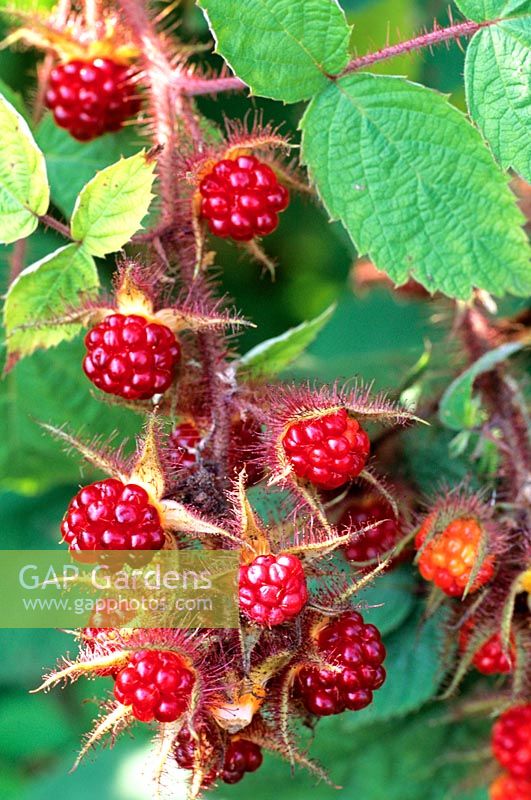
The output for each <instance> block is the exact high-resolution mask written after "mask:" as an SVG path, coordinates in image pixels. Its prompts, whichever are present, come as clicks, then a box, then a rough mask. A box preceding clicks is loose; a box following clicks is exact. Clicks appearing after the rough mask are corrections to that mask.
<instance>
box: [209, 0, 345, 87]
mask: <svg viewBox="0 0 531 800" xmlns="http://www.w3.org/2000/svg"><path fill="white" fill-rule="evenodd" d="M199 5H200V6H201V8H202V9H203V10H204V13H205V16H206V17H207V20H208V24H209V26H210V28H211V31H212V34H213V35H214V38H215V40H216V51H217V52H218V53H220V54H221V55H222V56H223V58H224V59H225V60H226V61H227V63H228V64H229V66H230V67H231V68H232V69H233V70H234V72H235V73H236V75H238V77H240V78H241V79H242V80H243V81H245V83H247V84H248V85H249V87H250V88H251V91H252V92H254V93H255V94H259V95H262V97H272V98H273V99H275V100H283V101H284V102H285V103H296V102H297V101H299V100H307V99H308V98H309V97H311V96H312V95H313V94H315V92H318V91H319V89H322V88H323V87H324V86H325V85H326V84H327V83H328V81H329V78H328V76H329V75H335V74H337V73H338V72H341V70H342V69H343V67H344V66H345V65H346V64H347V62H348V42H349V38H350V28H349V26H348V25H347V21H346V19H345V15H344V13H343V11H342V9H341V8H340V6H339V4H338V3H337V1H336V0H304V2H297V3H294V2H293V0H200V2H199Z"/></svg>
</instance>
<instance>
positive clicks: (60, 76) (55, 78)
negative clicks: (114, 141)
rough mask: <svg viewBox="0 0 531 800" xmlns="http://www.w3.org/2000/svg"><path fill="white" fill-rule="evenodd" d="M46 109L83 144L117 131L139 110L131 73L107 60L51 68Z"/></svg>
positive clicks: (94, 60)
mask: <svg viewBox="0 0 531 800" xmlns="http://www.w3.org/2000/svg"><path fill="white" fill-rule="evenodd" d="M46 105H47V106H48V108H50V109H51V110H52V112H53V115H54V118H55V121H56V123H57V124H58V125H59V127H60V128H66V130H67V131H68V132H69V133H70V134H71V136H73V137H74V138H75V139H79V140H80V141H82V142H86V141H89V140H90V139H95V138H96V137H97V136H101V135H102V134H104V133H108V132H109V131H117V130H119V129H120V128H121V127H122V125H123V124H124V122H125V121H126V120H127V119H130V118H131V117H133V116H134V115H135V114H136V113H137V112H138V110H139V108H140V98H139V97H138V94H137V92H136V89H135V86H134V83H133V81H132V76H131V70H130V68H129V67H128V66H127V65H125V64H118V63H117V62H116V61H112V60H111V59H109V58H95V59H91V60H87V61H81V60H79V59H76V60H74V61H68V62H67V63H65V64H59V65H58V66H57V67H54V68H53V69H52V71H51V73H50V86H49V88H48V91H47V92H46Z"/></svg>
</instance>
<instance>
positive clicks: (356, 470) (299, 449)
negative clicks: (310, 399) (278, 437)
mask: <svg viewBox="0 0 531 800" xmlns="http://www.w3.org/2000/svg"><path fill="white" fill-rule="evenodd" d="M282 445H283V447H284V450H285V452H286V456H287V458H288V461H289V463H290V464H291V466H292V468H293V471H294V472H295V474H296V475H297V477H299V478H305V479H306V480H308V481H310V483H313V484H315V486H318V487H319V488H321V489H337V488H339V487H340V486H343V485H344V484H345V483H347V482H348V481H350V480H352V478H355V477H356V476H357V475H359V474H360V472H361V471H362V469H363V468H364V466H365V464H366V462H367V458H368V456H369V450H370V441H369V437H368V436H367V434H366V433H365V431H364V430H363V428H362V427H361V425H360V424H359V422H357V421H356V420H355V419H352V418H351V417H349V415H348V414H347V412H346V410H345V409H344V408H342V409H340V410H339V411H333V412H331V413H330V414H324V415H323V416H322V417H314V418H312V419H303V420H301V421H300V422H295V423H294V424H293V425H290V427H289V428H288V430H287V432H286V433H285V435H284V438H283V440H282Z"/></svg>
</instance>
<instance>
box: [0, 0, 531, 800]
mask: <svg viewBox="0 0 531 800" xmlns="http://www.w3.org/2000/svg"><path fill="white" fill-rule="evenodd" d="M342 5H343V7H344V8H345V9H346V11H347V12H348V15H349V20H350V22H352V23H353V24H354V32H353V41H354V43H355V46H356V48H357V50H358V52H359V53H361V54H362V53H364V52H366V51H367V50H369V49H371V50H373V49H377V48H378V47H380V46H383V45H384V44H385V43H386V38H387V35H388V22H389V34H390V39H391V41H396V39H397V37H398V34H397V28H398V27H399V28H400V37H401V38H406V37H407V36H408V35H411V34H413V33H414V32H416V31H418V30H419V29H420V28H421V27H422V26H423V25H428V26H429V25H430V24H432V22H433V19H434V17H435V18H439V19H440V21H441V22H444V21H446V20H447V2H446V0H343V2H342ZM184 6H185V11H184V12H183V26H184V30H185V32H186V35H188V36H195V37H198V38H200V39H202V38H204V39H205V40H206V38H207V36H208V33H207V29H206V26H205V23H204V20H203V18H202V15H201V14H200V12H198V11H197V9H195V8H194V7H193V3H191V2H189V3H184ZM213 61H215V58H213ZM463 68H464V57H463V53H462V52H461V51H460V50H459V48H458V47H457V46H455V45H451V46H450V48H449V49H448V50H447V49H446V48H444V47H441V48H439V49H437V50H436V51H435V52H433V53H432V54H430V53H423V54H422V55H419V54H415V55H412V56H408V57H405V58H400V59H396V60H393V61H391V62H389V63H386V64H380V65H378V66H377V67H376V69H375V71H376V72H387V73H388V74H406V75H407V76H408V77H409V78H410V79H412V80H418V81H420V82H421V83H423V84H425V85H428V86H430V87H432V88H436V89H439V90H441V91H443V92H447V93H450V95H451V102H452V103H454V104H455V105H456V106H457V107H458V108H461V109H463V108H464V85H463V79H462V73H463ZM34 74H35V59H34V55H33V54H32V53H29V52H21V51H17V52H13V51H11V50H3V51H1V52H0V78H1V80H2V82H3V84H2V86H0V89H1V90H2V91H4V88H5V93H6V94H7V95H8V96H9V97H10V99H11V100H12V102H14V103H15V104H19V102H20V98H23V97H26V98H28V97H29V96H30V95H31V90H32V86H33V82H34ZM4 84H5V86H4ZM6 87H7V88H6ZM10 92H11V93H10ZM13 92H15V93H17V94H15V95H13V94H12V93H13ZM200 106H201V109H202V110H203V111H204V112H205V113H206V114H207V115H208V116H210V117H211V118H213V119H216V120H221V111H222V110H223V112H224V113H225V114H227V116H229V117H239V118H241V117H243V116H244V115H245V114H246V113H247V112H249V113H251V114H252V113H255V112H262V113H263V115H264V119H265V120H272V121H273V122H277V123H279V124H280V123H283V127H284V130H288V131H290V132H291V133H292V134H293V135H294V136H295V137H297V133H296V127H297V121H298V119H299V117H300V115H301V111H302V108H301V107H299V106H297V105H292V106H283V105H282V104H280V103H274V102H272V101H267V100H256V99H253V100H245V99H242V98H241V97H237V96H230V97H228V98H226V99H224V100H223V102H222V103H220V104H219V106H218V105H217V104H216V103H215V102H214V101H212V100H209V99H206V98H202V99H201V100H200ZM36 139H37V141H38V143H39V146H40V147H41V148H42V150H43V151H44V153H45V156H46V160H47V165H48V170H49V176H50V182H51V188H52V199H53V203H54V205H55V207H56V208H57V209H58V210H59V211H60V212H63V213H70V212H71V209H72V205H73V202H74V199H75V196H76V194H77V192H78V191H79V189H80V188H81V187H82V186H83V185H84V184H85V183H86V181H87V180H89V179H90V178H91V177H92V176H93V175H94V173H95V171H96V170H98V169H101V168H103V167H105V166H107V165H108V164H110V163H112V162H114V161H115V160H116V159H117V157H118V156H119V155H120V154H123V155H130V154H131V153H133V152H136V151H137V150H138V148H139V146H140V145H141V142H140V141H139V139H138V136H137V134H136V133H134V132H132V131H131V130H129V131H124V132H122V133H121V134H119V135H118V136H113V137H111V136H107V137H104V138H103V139H101V140H98V141H96V142H94V143H91V144H88V145H79V144H76V143H75V142H74V141H73V140H72V139H70V138H69V137H68V135H67V134H66V133H64V132H63V131H60V130H59V129H57V128H56V127H55V126H54V125H53V124H52V123H51V120H50V119H49V118H45V119H44V120H43V122H42V123H41V124H40V125H39V128H38V130H37V132H36ZM503 157H504V158H505V159H506V160H507V161H510V160H511V159H512V157H513V155H512V154H508V155H506V156H505V155H504V156H503ZM58 245H59V240H58V238H57V237H56V236H55V235H54V234H52V233H43V232H42V231H39V232H37V233H35V234H34V235H33V236H32V237H31V240H30V242H29V245H28V262H27V263H31V261H34V260H36V259H37V258H40V257H42V256H43V255H44V254H45V253H48V252H51V250H53V249H54V248H55V247H57V246H58ZM267 249H268V252H269V253H271V254H272V255H273V256H274V257H275V258H276V259H277V260H278V262H279V264H280V268H279V269H278V272H277V277H276V280H275V282H271V281H270V279H269V278H268V277H267V276H266V277H263V278H261V279H260V276H259V272H258V269H257V267H256V265H255V264H251V263H248V262H247V261H246V260H245V259H244V258H242V257H240V256H239V255H238V253H237V251H236V250H235V249H234V248H230V247H228V246H227V247H223V248H222V250H221V259H220V263H221V266H222V275H223V285H224V287H225V288H226V289H227V291H228V292H229V293H230V294H231V295H232V296H233V297H234V298H235V299H236V302H237V305H238V306H239V307H240V308H241V310H242V311H243V313H244V315H245V316H247V317H248V318H250V319H252V320H253V321H254V322H255V323H256V324H257V326H258V327H257V328H256V330H249V331H246V333H245V334H243V335H242V337H241V342H240V344H241V349H242V352H245V351H246V350H247V349H249V348H250V347H252V346H253V345H256V344H258V343H259V342H260V341H262V340H264V339H266V338H268V337H270V336H276V335H279V334H281V333H282V332H283V331H285V330H286V329H287V328H288V327H290V326H294V325H297V324H299V323H300V322H302V321H303V320H305V319H309V318H312V317H315V316H317V315H318V314H320V313H322V312H323V311H324V310H325V309H326V308H327V306H328V305H329V304H330V303H332V302H337V303H338V309H337V311H336V313H335V315H334V316H333V318H332V320H331V322H330V323H329V324H328V326H327V327H326V329H325V330H324V331H323V332H322V334H321V335H320V336H319V338H318V339H317V341H316V342H315V343H314V344H313V345H312V346H311V347H310V349H309V351H308V352H307V353H306V354H305V355H304V356H303V357H301V358H300V359H299V361H298V362H297V363H296V364H295V366H294V367H293V368H292V369H291V373H292V374H293V375H294V376H296V377H303V376H306V377H311V378H317V379H320V380H327V381H328V380H335V379H345V378H351V377H352V376H353V375H356V376H361V377H363V378H364V379H366V380H369V381H374V382H375V385H376V386H377V387H378V388H388V387H392V388H394V389H396V388H397V387H400V386H401V385H402V384H403V383H404V382H405V380H406V378H407V376H408V373H409V371H410V370H411V369H412V368H413V367H414V365H415V364H416V362H417V361H418V359H419V357H420V356H421V355H422V354H423V352H424V351H425V348H426V342H427V341H428V342H430V343H431V345H432V347H433V350H432V358H431V362H430V367H429V372H428V374H427V375H426V376H425V378H426V379H429V386H431V387H433V386H434V385H440V386H445V385H447V384H448V383H449V382H450V380H451V378H452V376H453V371H454V369H455V367H456V366H458V365H459V359H458V355H457V353H456V354H454V353H453V352H452V351H451V349H450V357H449V356H448V343H447V342H446V343H445V344H444V346H443V345H442V340H443V337H444V335H445V327H444V319H445V317H446V318H448V319H449V314H448V306H445V304H444V302H442V303H441V304H440V306H439V305H437V304H434V303H427V302H425V301H424V300H422V299H411V298H406V297H405V296H404V295H403V294H400V293H396V292H395V293H393V292H392V291H391V290H390V289H387V288H384V287H381V286H380V287H379V288H373V289H371V290H366V291H364V292H363V293H361V294H355V293H354V292H353V290H352V284H351V280H350V269H351V266H352V262H353V258H354V252H353V248H352V245H351V243H350V241H349V239H348V236H347V234H346V233H345V231H344V230H343V228H342V227H341V225H340V224H339V223H333V224H330V223H329V222H328V219H327V216H326V214H325V212H324V211H323V210H322V209H320V208H318V207H317V206H316V205H315V204H313V203H311V202H309V201H306V200H304V199H301V198H299V197H297V198H295V199H294V201H293V202H292V204H291V206H290V208H289V209H288V211H287V212H286V213H285V214H284V215H283V217H282V223H281V225H280V227H279V229H278V230H277V231H276V232H275V233H274V234H273V235H272V236H271V237H269V238H268V240H267ZM6 252H7V251H6ZM6 252H2V253H1V254H0V257H1V258H2V283H1V286H2V290H5V288H6V285H7V274H6V267H7V259H6ZM30 259H31V260H30ZM98 267H99V270H100V273H101V276H102V280H103V281H104V282H105V281H106V280H108V277H109V275H110V263H107V262H105V261H104V260H100V261H99V262H98ZM517 305H518V303H517V302H516V301H514V302H513V304H512V307H513V308H516V307H517ZM441 320H443V322H441ZM80 352H81V344H80V341H79V339H78V340H76V341H73V342H65V343H63V344H61V345H60V346H59V347H58V348H56V349H52V350H50V351H47V352H40V353H37V354H36V355H34V356H32V357H31V358H29V359H26V360H25V361H23V362H21V363H20V364H19V365H18V366H17V368H16V369H15V370H14V371H13V372H11V373H10V375H9V376H8V377H7V379H6V380H4V382H3V383H2V385H1V386H0V403H1V406H2V413H3V416H4V420H5V421H6V425H5V432H4V434H3V436H2V437H1V440H0V464H1V478H0V486H1V487H2V489H3V491H2V493H1V494H0V516H1V530H2V547H4V548H16V547H35V548H48V547H57V546H58V545H57V540H58V524H59V521H60V519H61V517H62V514H63V512H64V509H65V507H66V505H67V503H68V501H69V499H70V497H71V495H72V493H73V491H74V489H75V487H76V485H77V484H78V482H79V481H80V480H83V481H85V482H87V481H86V479H87V478H89V477H90V475H89V473H88V471H87V470H84V472H83V478H81V477H80V472H79V465H78V463H77V461H76V460H75V459H73V458H71V457H69V456H66V455H64V454H63V453H62V451H61V450H60V448H59V447H58V445H56V444H55V443H54V442H52V441H51V440H49V439H48V438H46V437H45V436H44V435H43V434H42V433H41V431H40V430H39V429H38V427H37V425H36V423H35V420H34V418H35V417H37V418H39V419H41V420H45V421H47V422H53V423H56V424H61V423H62V422H63V421H64V420H65V419H68V420H69V423H70V425H71V426H72V427H73V428H78V429H79V428H81V426H83V429H84V431H85V432H86V433H94V434H95V433H102V434H104V435H105V434H107V433H110V432H111V431H112V430H113V429H115V428H119V430H120V432H121V434H122V435H123V436H130V437H131V436H133V435H134V434H135V433H136V432H138V430H139V425H140V419H139V418H138V417H136V416H135V415H134V414H132V413H131V414H127V413H124V412H123V411H120V412H119V413H118V412H116V411H115V410H113V409H111V408H109V407H104V413H103V412H102V406H101V405H100V404H99V403H98V402H97V401H95V400H93V399H92V398H91V396H90V393H89V386H88V383H87V382H86V381H85V379H84V377H83V375H82V373H81V369H80V368H79V363H80ZM419 390H420V391H426V390H427V385H426V384H424V385H423V386H422V387H420V389H419ZM405 438H406V447H405V453H404V464H403V473H404V475H405V476H408V475H410V476H413V477H414V478H415V480H416V482H417V484H418V485H419V486H420V487H421V488H422V489H423V490H429V489H430V488H432V487H433V486H434V485H435V484H436V483H438V481H439V480H440V479H441V478H442V477H444V476H445V475H446V476H448V478H449V479H450V480H455V479H460V478H461V477H463V475H464V474H465V473H466V472H467V470H468V462H467V460H466V454H465V457H461V459H456V458H452V457H451V451H450V449H449V443H450V440H451V438H452V436H451V435H450V434H449V433H448V432H446V431H443V430H442V429H438V428H437V426H435V427H434V428H431V429H429V430H423V431H420V432H418V431H416V432H414V433H412V434H408V436H407V437H405ZM426 452H429V453H430V457H429V459H426ZM417 588H418V585H417V582H416V579H415V577H414V575H413V573H412V571H411V570H410V569H409V568H408V567H403V568H401V570H399V571H398V572H396V573H393V574H392V575H389V576H386V577H385V578H383V579H382V580H381V581H379V582H378V584H377V587H376V588H375V589H371V590H370V591H368V592H367V595H366V596H365V597H364V598H363V600H364V602H366V603H368V604H369V605H370V604H371V603H382V602H383V603H384V606H383V607H382V608H376V609H372V610H371V611H369V616H371V617H373V618H374V620H375V621H377V622H378V624H379V625H381V627H382V628H383V630H384V632H385V638H386V644H387V647H388V651H389V656H388V660H387V663H386V666H387V669H388V673H389V678H388V682H387V683H386V684H385V687H384V688H383V689H382V690H381V692H379V693H378V696H377V701H376V702H375V704H374V706H372V707H371V708H370V709H368V710H367V711H365V712H362V713H359V714H346V715H342V716H340V717H338V718H332V719H327V720H325V721H324V722H323V723H322V724H321V725H319V728H318V732H317V738H316V742H315V743H314V746H313V749H312V753H313V754H314V755H315V756H316V757H317V758H319V760H320V761H322V763H324V764H325V765H326V766H327V767H329V768H330V772H331V775H332V779H333V780H334V781H335V782H336V783H337V784H338V785H340V786H341V787H342V788H341V789H339V790H337V789H332V788H330V787H327V786H325V785H324V784H320V785H317V786H316V785H315V783H314V782H313V781H312V780H311V779H309V778H308V777H306V776H304V775H302V774H300V773H297V774H296V775H295V777H294V778H293V779H291V777H290V770H289V768H288V766H286V764H285V763H283V762H281V761H280V760H277V759H275V758H273V757H269V756H268V757H267V759H266V764H265V766H264V767H263V768H262V769H261V770H260V771H259V772H257V773H256V774H254V775H251V776H248V777H246V778H245V780H244V781H243V782H242V783H241V784H240V785H239V786H236V787H223V788H220V789H219V790H217V791H216V792H215V793H214V795H213V797H214V796H215V797H216V798H218V800H221V798H227V800H229V798H233V799H234V800H238V798H245V797H248V796H252V797H254V798H256V800H270V798H271V797H275V796H276V797H279V798H282V800H292V799H293V800H295V799H297V800H298V798H301V800H302V798H306V797H308V796H311V797H313V798H315V800H328V798H330V799H331V798H338V800H343V798H344V800H355V799H356V800H357V799H358V798H359V799H360V800H384V798H385V800H450V798H453V797H456V798H462V800H484V798H486V791H485V789H484V788H481V786H480V784H481V778H480V777H479V780H478V788H477V789H476V788H471V787H474V783H473V782H472V783H471V784H468V783H467V782H466V781H464V776H465V775H466V774H470V770H471V767H470V763H469V762H470V761H472V762H473V759H472V758H469V757H468V756H470V755H471V754H473V753H474V752H475V751H477V750H480V749H481V748H482V747H483V746H484V744H485V741H486V737H487V730H486V728H485V727H484V726H483V725H481V724H480V725H464V724H459V725H456V724H452V723H450V722H448V720H447V719H446V718H444V717H443V714H442V709H441V708H440V707H439V705H438V704H437V702H436V701H435V700H434V696H435V695H436V692H437V689H438V686H439V683H440V680H441V677H442V676H441V674H440V670H439V658H438V656H439V653H440V640H441V619H440V617H438V616H436V617H435V618H434V619H433V620H432V621H430V622H429V623H428V624H426V625H423V626H421V627H420V629H419V619H420V616H421V615H422V611H423V608H422V604H421V601H420V600H419V599H418V591H417ZM419 630H420V632H419ZM0 644H1V647H2V658H1V659H0V728H1V729H0V797H1V798H2V800H12V799H13V800H15V798H16V800H54V799H55V798H56V797H57V796H61V795H64V796H68V797H72V798H75V800H85V798H86V799H87V800H88V799H89V798H93V797H95V796H98V797H99V798H101V799H102V800H146V798H149V797H150V793H149V788H148V778H147V777H146V776H143V775H142V774H141V764H142V761H143V756H144V754H145V753H144V751H145V750H146V748H147V747H148V737H147V732H146V731H145V730H143V728H142V726H141V725H139V726H138V727H137V729H136V731H135V737H134V739H129V738H127V737H125V738H124V739H123V740H122V741H120V742H119V744H118V746H117V747H116V749H115V751H113V752H112V753H110V752H108V751H105V752H100V753H98V754H97V758H95V757H94V758H93V757H92V756H90V757H89V758H88V760H87V762H86V763H85V764H84V765H82V766H81V767H80V768H79V770H78V771H77V772H76V773H75V774H74V775H69V774H67V773H68V769H69V768H70V766H71V764H72V762H73V759H74V754H75V752H76V749H77V748H78V746H79V742H80V737H81V735H82V734H83V732H84V731H86V730H87V729H88V728H89V727H90V724H91V720H92V719H93V717H94V716H95V715H96V710H97V707H96V705H95V704H94V703H92V702H87V703H85V702H83V701H84V700H85V699H86V698H87V697H89V698H90V697H92V695H95V694H96V693H97V692H98V691H99V692H100V694H102V693H104V692H105V690H106V688H107V687H106V686H104V684H106V681H105V680H100V681H99V684H102V686H101V687H100V686H98V683H88V684H87V683H85V682H80V683H79V684H77V685H75V686H72V687H68V688H67V689H65V690H64V691H55V692H54V693H52V694H50V695H45V696H37V697H35V696H29V695H28V689H29V688H32V687H33V686H35V685H36V684H37V682H38V680H39V677H40V675H41V672H42V669H43V668H45V667H47V666H49V665H50V664H52V663H53V662H54V660H55V658H56V657H57V656H59V655H61V654H63V653H64V651H65V649H68V647H70V646H71V640H70V639H69V638H68V636H67V635H66V634H63V633H60V632H44V631H17V632H14V631H0ZM473 772H474V769H473V764H472V774H473ZM465 787H466V788H465ZM174 788H175V791H174V794H173V796H174V797H175V800H179V798H180V797H181V796H182V788H181V789H180V788H179V783H178V782H176V784H175V787H174Z"/></svg>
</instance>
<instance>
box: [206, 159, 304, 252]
mask: <svg viewBox="0 0 531 800" xmlns="http://www.w3.org/2000/svg"><path fill="white" fill-rule="evenodd" d="M199 193H200V195H201V198H202V200H201V216H202V217H203V218H204V219H206V220H207V222H208V227H209V228H210V231H211V233H213V234H215V235H216V236H221V237H222V238H227V237H231V238H232V239H236V240H237V241H245V242H248V241H249V240H250V239H253V238H254V237H255V236H267V234H269V233H272V232H273V231H274V230H275V228H276V227H277V225H278V212H280V211H284V209H285V208H287V206H288V203H289V194H288V190H287V189H286V188H285V187H284V186H282V184H281V183H279V182H278V181H277V176H276V175H275V173H274V172H273V170H272V169H271V167H268V166H267V164H263V163H262V162H260V161H258V159H257V158H255V157H254V156H238V158H235V159H223V161H218V163H217V164H216V165H215V166H214V167H213V168H212V171H211V172H209V173H208V175H206V176H205V177H204V178H203V180H202V181H201V183H200V184H199Z"/></svg>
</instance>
